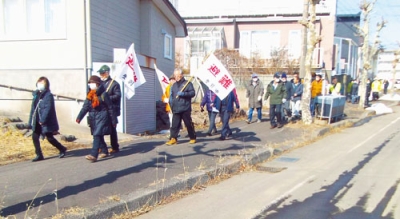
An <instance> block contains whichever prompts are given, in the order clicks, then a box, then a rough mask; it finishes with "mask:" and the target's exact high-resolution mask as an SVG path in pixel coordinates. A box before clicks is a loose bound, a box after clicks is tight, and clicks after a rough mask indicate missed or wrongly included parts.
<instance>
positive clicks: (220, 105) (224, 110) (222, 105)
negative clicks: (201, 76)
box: [213, 90, 240, 140]
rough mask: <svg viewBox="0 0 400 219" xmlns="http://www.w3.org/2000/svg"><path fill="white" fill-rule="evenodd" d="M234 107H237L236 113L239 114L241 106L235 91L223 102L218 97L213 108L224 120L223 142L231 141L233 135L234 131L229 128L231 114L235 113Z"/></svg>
mask: <svg viewBox="0 0 400 219" xmlns="http://www.w3.org/2000/svg"><path fill="white" fill-rule="evenodd" d="M233 105H236V113H238V112H239V109H240V105H239V100H238V98H237V96H236V94H235V92H234V90H232V91H231V92H230V93H229V94H228V95H227V96H226V97H225V98H224V99H223V100H221V99H220V98H219V97H218V96H216V98H215V99H214V101H213V106H214V107H215V108H216V109H217V110H218V111H219V113H220V115H221V119H222V130H221V137H220V139H221V140H226V139H229V138H230V136H231V135H232V130H231V128H230V127H229V119H230V117H231V114H232V113H233V112H234V106H233Z"/></svg>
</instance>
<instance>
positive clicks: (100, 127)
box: [76, 75, 118, 162]
mask: <svg viewBox="0 0 400 219" xmlns="http://www.w3.org/2000/svg"><path fill="white" fill-rule="evenodd" d="M100 85H101V79H100V77H98V76H96V75H93V76H91V77H90V79H89V87H90V91H89V93H88V94H87V97H86V100H85V102H84V103H83V106H82V109H81V111H80V112H79V115H78V117H77V118H76V122H77V123H78V124H79V123H80V122H81V121H82V119H83V117H84V116H85V115H86V113H88V112H89V115H88V123H89V124H88V125H89V126H90V131H91V133H92V135H93V146H92V151H91V153H90V155H87V156H86V157H85V158H86V159H87V160H89V161H91V162H95V161H97V157H100V158H105V157H107V156H108V149H107V144H106V142H105V141H104V135H109V134H110V133H111V127H110V123H112V125H113V126H114V127H116V125H117V123H118V121H117V117H116V115H115V113H114V110H113V104H112V102H111V100H110V97H109V96H108V94H107V92H106V90H105V88H104V86H100ZM99 149H100V150H101V152H100V155H99Z"/></svg>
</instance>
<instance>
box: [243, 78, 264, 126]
mask: <svg viewBox="0 0 400 219" xmlns="http://www.w3.org/2000/svg"><path fill="white" fill-rule="evenodd" d="M263 95H264V86H263V84H262V82H261V81H260V79H259V78H258V76H257V74H256V73H253V74H252V75H251V81H250V82H249V83H248V84H247V87H246V98H247V99H248V104H249V115H248V117H247V124H250V123H251V120H252V118H253V111H254V108H255V109H257V123H260V122H261V116H262V113H261V109H262V96H263Z"/></svg>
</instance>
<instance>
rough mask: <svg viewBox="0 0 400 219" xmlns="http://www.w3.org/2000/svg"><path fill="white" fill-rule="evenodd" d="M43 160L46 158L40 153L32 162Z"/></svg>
mask: <svg viewBox="0 0 400 219" xmlns="http://www.w3.org/2000/svg"><path fill="white" fill-rule="evenodd" d="M41 160H44V157H43V155H38V156H36V157H35V158H33V160H32V162H36V161H41Z"/></svg>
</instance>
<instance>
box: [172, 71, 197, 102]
mask: <svg viewBox="0 0 400 219" xmlns="http://www.w3.org/2000/svg"><path fill="white" fill-rule="evenodd" d="M193 77H194V76H191V77H190V78H189V80H188V81H187V82H186V84H185V86H183V87H182V89H181V91H180V92H183V90H185V88H186V86H187V85H188V84H189V83H190V81H191V80H192V79H193ZM178 97H179V96H178V95H176V98H178Z"/></svg>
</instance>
